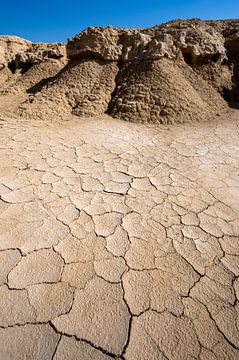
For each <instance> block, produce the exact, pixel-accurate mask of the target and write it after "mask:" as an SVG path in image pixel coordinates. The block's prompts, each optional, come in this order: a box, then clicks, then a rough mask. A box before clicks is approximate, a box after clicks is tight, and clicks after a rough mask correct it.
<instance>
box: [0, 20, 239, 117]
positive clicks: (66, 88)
mask: <svg viewBox="0 0 239 360" xmlns="http://www.w3.org/2000/svg"><path fill="white" fill-rule="evenodd" d="M238 39H239V20H226V21H202V20H199V19H192V20H175V21H171V22H169V23H166V24H163V25H160V26H155V27H152V28H147V29H115V28H112V27H107V28H100V27H96V28H87V29H86V30H84V31H83V32H81V33H80V34H78V35H76V36H75V37H74V38H72V39H70V40H68V43H67V45H66V54H67V58H68V63H67V64H66V66H65V67H63V63H64V61H63V59H64V54H63V53H64V50H63V45H59V44H55V45H54V46H53V45H51V44H48V45H45V52H44V51H42V47H41V46H42V44H32V43H30V44H29V42H25V41H22V43H21V44H19V45H18V47H21V49H23V50H21V51H20V50H17V53H16V54H15V52H14V51H15V50H14V51H13V53H14V56H15V59H16V60H14V61H15V62H16V63H17V64H28V63H29V61H30V63H31V64H32V63H33V66H31V68H30V69H27V70H26V71H24V73H23V74H22V76H21V77H20V78H18V80H17V84H18V85H17V90H19V88H20V85H19V84H22V83H23V85H22V87H21V89H26V88H27V91H28V92H30V93H31V96H30V99H29V100H27V101H26V102H25V103H24V104H23V105H22V106H21V109H20V112H21V113H24V115H27V114H28V115H29V116H33V115H34V116H36V115H37V116H39V117H43V118H44V117H45V116H52V117H54V116H59V115H61V116H62V117H65V116H66V115H67V114H74V115H78V116H83V117H86V116H97V115H101V114H103V113H108V114H110V115H111V116H113V117H117V118H121V119H123V120H127V121H134V122H152V123H167V124H168V123H182V122H192V121H198V120H203V119H207V118H211V117H213V116H215V114H218V113H221V112H223V111H224V110H225V109H226V108H227V102H226V101H238V100H239V96H238V89H239V86H238V83H239V46H238ZM34 46H35V47H36V49H37V51H35V50H34ZM5 48H6V47H5ZM29 48H30V49H31V50H30V51H29V50H26V49H29ZM31 52H33V53H34V54H35V53H36V54H37V55H36V58H37V60H36V61H35V58H34V57H33V59H32V57H31V56H30V54H31ZM19 53H20V55H19ZM29 59H31V60H29ZM59 59H61V60H60V61H59ZM7 62H8V63H7V64H8V65H7V67H8V68H9V64H11V61H10V59H9V57H8V58H7ZM52 62H54V66H53V63H52ZM24 66H25V65H24ZM18 67H19V65H17V68H18ZM37 67H38V69H39V68H41V67H43V68H44V70H43V72H45V73H47V74H48V75H49V76H45V77H44V81H42V79H40V78H41V70H39V72H37V73H38V74H39V76H38V77H35V79H36V78H37V80H39V81H38V82H36V81H35V83H34V84H33V83H32V84H31V86H29V84H30V79H31V78H32V77H34V76H32V75H31V72H34V71H35V72H36V70H37ZM45 67H47V69H52V72H51V71H50V70H49V72H48V70H46V69H45ZM4 69H5V70H6V65H5V68H3V69H2V71H1V73H0V74H2V77H4V76H6V75H4V71H3V70H4ZM24 69H25V67H24ZM10 70H11V65H10ZM57 72H58V73H57ZM56 73H57V74H56ZM28 78H29V80H28ZM26 79H27V80H26ZM6 82H7V83H8V81H6ZM26 84H27V85H26ZM13 88H16V85H14V86H13ZM225 100H226V101H225Z"/></svg>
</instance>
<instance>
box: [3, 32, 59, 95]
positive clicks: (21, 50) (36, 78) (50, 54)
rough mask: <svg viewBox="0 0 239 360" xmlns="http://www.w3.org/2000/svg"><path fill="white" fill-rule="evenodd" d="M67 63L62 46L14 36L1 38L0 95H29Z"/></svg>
mask: <svg viewBox="0 0 239 360" xmlns="http://www.w3.org/2000/svg"><path fill="white" fill-rule="evenodd" d="M65 64H66V49H65V44H63V43H49V44H48V43H32V42H31V41H28V40H25V39H21V38H19V37H17V36H0V85H1V87H2V89H1V92H6V93H9V92H10V93H14V92H15V93H16V92H18V91H26V92H31V88H32V87H34V85H37V84H38V83H39V82H41V81H43V79H48V78H49V77H51V76H54V75H56V74H57V73H58V72H59V71H60V69H62V68H63V67H64V65H65Z"/></svg>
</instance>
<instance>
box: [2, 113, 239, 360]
mask: <svg viewBox="0 0 239 360" xmlns="http://www.w3.org/2000/svg"><path fill="white" fill-rule="evenodd" d="M0 131H1V132H0V138H1V141H0V230H1V231H0V261H1V270H0V359H1V360H17V359H19V360H22V359H32V360H36V359H37V360H38V359H39V360H50V359H53V360H63V359H64V360H78V359H82V360H106V359H110V358H117V359H126V360H134V359H138V360H144V359H149V360H153V359H155V360H161V359H162V360H166V359H168V360H185V359H199V360H217V359H221V360H224V359H227V360H236V359H238V358H239V322H238V319H239V302H238V300H239V281H238V276H239V216H238V213H239V173H238V168H239V147H238V138H239V137H238V136H239V129H238V112H237V111H236V110H234V111H232V110H231V112H230V113H228V114H227V115H225V116H223V117H221V118H218V119H217V120H215V121H213V122H211V123H201V124H197V125H195V126H191V125H190V126H189V125H182V126H180V127H179V126H173V127H170V128H166V127H163V126H157V127H156V126H153V125H151V126H149V125H139V124H132V123H126V122H122V121H120V120H114V119H112V118H110V117H107V116H103V117H101V118H92V119H90V120H89V119H88V120H84V119H76V118H74V117H72V119H71V120H70V121H68V122H61V123H54V122H52V123H50V122H48V123H46V122H37V121H36V120H34V121H33V120H32V121H29V120H28V121H24V120H22V119H14V120H13V119H9V118H6V117H2V118H1V130H0Z"/></svg>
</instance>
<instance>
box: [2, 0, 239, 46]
mask: <svg viewBox="0 0 239 360" xmlns="http://www.w3.org/2000/svg"><path fill="white" fill-rule="evenodd" d="M0 5H1V7H0V34H5V35H6V34H7V35H18V36H21V37H23V38H26V39H29V40H32V41H66V39H67V38H68V37H71V36H73V35H75V34H76V33H78V32H80V31H81V30H82V29H84V28H86V27H87V26H96V25H99V26H107V25H112V26H116V27H146V26H152V25H156V24H160V23H162V22H166V21H168V20H172V19H175V18H191V17H199V18H202V19H226V18H234V19H235V18H239V0H163V1H161V0H142V1H141V0H119V1H117V0H101V1H96V0H84V1H81V0H78V1H77V0H68V1H62V0H22V1H19V0H0Z"/></svg>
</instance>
